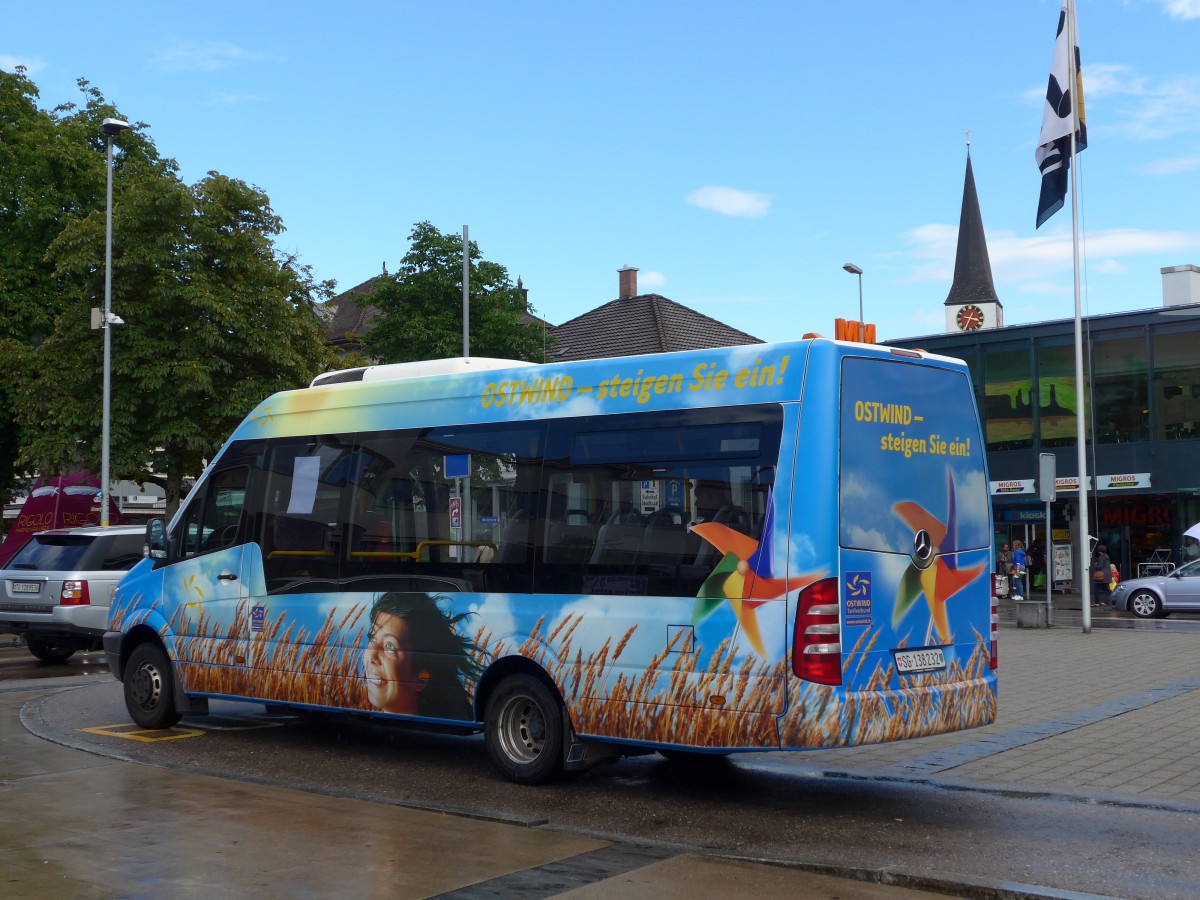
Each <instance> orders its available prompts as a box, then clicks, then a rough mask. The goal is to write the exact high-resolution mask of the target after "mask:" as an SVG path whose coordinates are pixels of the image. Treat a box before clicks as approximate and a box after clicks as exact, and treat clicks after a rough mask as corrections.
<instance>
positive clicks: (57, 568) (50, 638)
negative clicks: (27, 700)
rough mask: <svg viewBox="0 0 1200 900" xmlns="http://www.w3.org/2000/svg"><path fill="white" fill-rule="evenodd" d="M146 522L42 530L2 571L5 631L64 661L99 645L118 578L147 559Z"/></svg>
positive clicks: (43, 656)
mask: <svg viewBox="0 0 1200 900" xmlns="http://www.w3.org/2000/svg"><path fill="white" fill-rule="evenodd" d="M145 540H146V529H145V528H144V527H143V526H141V525H114V526H110V527H108V528H104V527H101V526H93V527H88V528H69V529H68V528H62V529H55V530H53V531H41V532H38V533H37V534H35V535H33V536H32V537H31V538H30V539H29V542H28V543H27V544H26V545H25V546H24V547H22V548H21V549H20V550H18V551H17V553H16V555H15V556H13V558H12V559H10V560H9V561H8V563H7V565H5V566H4V568H3V569H0V634H15V635H17V636H18V637H20V638H23V639H24V641H25V644H26V646H27V647H29V652H30V653H32V654H33V655H34V656H36V657H37V658H38V659H40V660H44V661H46V662H62V661H63V660H65V659H67V658H68V657H69V656H71V654H73V653H74V652H75V651H77V650H98V649H100V647H101V638H102V637H103V636H104V630H105V628H106V627H107V625H108V607H109V603H110V602H111V601H112V596H113V592H114V591H116V589H117V582H118V581H120V580H121V579H122V578H123V577H124V575H125V573H126V572H127V571H128V570H129V569H131V568H133V566H134V564H136V563H137V562H138V561H140V560H141V558H142V547H143V545H144V544H145Z"/></svg>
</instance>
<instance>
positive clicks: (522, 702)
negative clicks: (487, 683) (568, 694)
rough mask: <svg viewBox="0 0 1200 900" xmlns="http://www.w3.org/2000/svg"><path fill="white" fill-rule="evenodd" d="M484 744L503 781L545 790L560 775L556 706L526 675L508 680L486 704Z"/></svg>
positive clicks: (547, 692)
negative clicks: (535, 785)
mask: <svg viewBox="0 0 1200 900" xmlns="http://www.w3.org/2000/svg"><path fill="white" fill-rule="evenodd" d="M484 722H485V730H484V744H485V745H486V746H487V751H488V756H489V757H490V758H491V760H492V764H493V765H495V766H496V768H497V769H499V770H500V774H502V775H503V776H504V777H505V778H507V779H508V780H509V781H514V782H516V783H517V784H545V783H546V782H549V781H554V780H556V779H557V778H559V777H560V776H561V775H562V771H563V761H562V754H563V725H562V722H563V717H562V701H561V700H559V698H558V695H557V694H556V693H555V692H554V690H553V689H551V688H550V687H549V686H547V685H546V683H545V682H543V681H542V680H540V679H538V678H535V677H533V676H532V675H510V676H508V677H507V678H505V679H504V680H503V681H502V682H500V684H499V685H497V687H496V690H495V691H493V693H492V696H491V697H490V698H489V699H488V704H487V711H486V714H485V717H484Z"/></svg>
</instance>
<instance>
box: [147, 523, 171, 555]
mask: <svg viewBox="0 0 1200 900" xmlns="http://www.w3.org/2000/svg"><path fill="white" fill-rule="evenodd" d="M145 552H146V556H147V557H148V558H150V559H166V558H167V522H166V520H165V519H150V520H149V521H147V522H146V550H145Z"/></svg>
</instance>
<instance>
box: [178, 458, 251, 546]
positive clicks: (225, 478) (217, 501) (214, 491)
mask: <svg viewBox="0 0 1200 900" xmlns="http://www.w3.org/2000/svg"><path fill="white" fill-rule="evenodd" d="M248 476H249V468H248V467H246V466H237V467H234V468H229V469H224V470H221V471H218V472H214V473H213V474H212V476H211V477H210V478H209V479H208V481H207V482H206V483H205V485H204V486H203V494H201V495H199V496H196V497H194V498H192V502H191V503H189V504H188V507H187V510H186V511H185V512H184V515H183V518H182V520H181V522H180V532H179V534H178V535H176V536H175V539H176V540H177V541H178V543H177V544H176V548H177V556H178V558H179V559H187V558H189V557H192V556H197V555H199V554H201V553H211V552H213V551H215V550H223V549H225V548H226V547H232V546H234V545H235V544H237V543H238V542H239V541H240V540H241V539H242V534H241V531H242V509H243V506H244V504H245V499H246V482H247V478H248Z"/></svg>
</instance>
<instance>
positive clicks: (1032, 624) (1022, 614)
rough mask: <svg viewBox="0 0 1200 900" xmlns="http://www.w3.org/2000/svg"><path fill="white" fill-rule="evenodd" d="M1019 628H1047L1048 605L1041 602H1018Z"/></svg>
mask: <svg viewBox="0 0 1200 900" xmlns="http://www.w3.org/2000/svg"><path fill="white" fill-rule="evenodd" d="M1017 627H1018V628H1045V627H1046V604H1045V603H1044V602H1042V601H1041V600H1018V601H1017Z"/></svg>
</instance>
